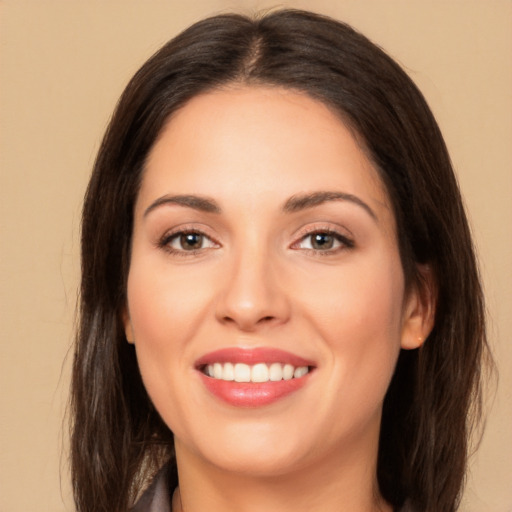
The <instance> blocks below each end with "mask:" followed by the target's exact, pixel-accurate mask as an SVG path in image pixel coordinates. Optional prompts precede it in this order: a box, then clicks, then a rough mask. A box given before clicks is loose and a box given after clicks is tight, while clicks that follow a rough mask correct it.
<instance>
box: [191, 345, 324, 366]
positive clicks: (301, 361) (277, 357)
mask: <svg viewBox="0 0 512 512" xmlns="http://www.w3.org/2000/svg"><path fill="white" fill-rule="evenodd" d="M214 363H235V364H236V363H245V364H248V365H254V364H257V363H283V364H291V365H292V366H295V367H299V366H309V367H312V366H315V363H314V362H313V361H311V360H308V359H305V358H303V357H300V356H298V355H296V354H293V353H291V352H287V351H286V350H281V349H277V348H272V347H256V348H242V347H228V348H223V349H220V350H215V351H213V352H209V353H208V354H205V355H203V356H201V357H200V358H199V359H198V360H197V361H196V368H201V367H204V366H206V365H208V364H214Z"/></svg>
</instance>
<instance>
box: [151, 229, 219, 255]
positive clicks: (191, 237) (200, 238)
mask: <svg viewBox="0 0 512 512" xmlns="http://www.w3.org/2000/svg"><path fill="white" fill-rule="evenodd" d="M161 245H162V247H164V248H166V249H167V250H169V251H170V252H171V253H192V254H195V253H196V252H198V251H201V250H203V249H210V248H213V247H217V246H218V244H217V243H215V242H214V241H213V240H212V239H211V238H209V237H208V236H206V235H205V234H204V233H200V232H198V231H179V232H177V233H172V234H171V235H169V236H166V237H164V239H163V240H162V242H161ZM184 255H185V254H184Z"/></svg>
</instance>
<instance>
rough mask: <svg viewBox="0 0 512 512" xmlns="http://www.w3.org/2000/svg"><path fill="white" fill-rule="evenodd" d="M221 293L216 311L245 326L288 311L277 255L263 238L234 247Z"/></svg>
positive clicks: (278, 319) (275, 318) (284, 315)
mask: <svg viewBox="0 0 512 512" xmlns="http://www.w3.org/2000/svg"><path fill="white" fill-rule="evenodd" d="M232 256H233V257H232V258H231V261H230V264H229V269H228V270H227V271H226V274H225V281H224V286H223V292H222V293H221V296H220V297H219V302H218V308H217V315H218V318H219V320H221V321H223V322H232V323H235V324H236V325H237V326H238V327H239V328H240V329H242V330H253V329H255V328H257V326H259V325H261V324H264V323H280V322H284V321H286V319H287V318H288V315H289V304H288V299H287V296H286V291H285V290H283V289H282V288H281V287H280V283H279V276H278V271H277V270H278V269H277V268H276V256H275V255H273V254H272V251H270V250H269V249H268V246H267V244H264V243H262V241H261V240H259V241H258V240H253V241H252V242H247V243H245V244H244V246H243V247H239V248H237V249H236V250H234V251H233V255H232Z"/></svg>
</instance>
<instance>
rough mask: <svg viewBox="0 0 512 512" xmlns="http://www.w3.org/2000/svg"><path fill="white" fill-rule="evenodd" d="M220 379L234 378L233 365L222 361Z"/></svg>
mask: <svg viewBox="0 0 512 512" xmlns="http://www.w3.org/2000/svg"><path fill="white" fill-rule="evenodd" d="M222 380H235V367H234V366H233V365H232V364H231V363H224V369H223V371H222Z"/></svg>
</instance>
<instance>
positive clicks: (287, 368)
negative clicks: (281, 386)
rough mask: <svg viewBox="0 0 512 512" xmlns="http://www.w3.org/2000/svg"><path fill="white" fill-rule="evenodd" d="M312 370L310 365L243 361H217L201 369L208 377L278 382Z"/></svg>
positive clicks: (295, 377)
mask: <svg viewBox="0 0 512 512" xmlns="http://www.w3.org/2000/svg"><path fill="white" fill-rule="evenodd" d="M311 370H312V367H310V366H293V365H291V364H288V363H286V364H285V363H257V364H254V365H249V364H245V363H231V362H224V363H221V362H218V363H213V364H207V365H204V366H203V367H202V368H201V371H202V372H203V373H204V374H205V375H206V376H208V377H211V378H212V379H216V380H223V381H227V382H253V383H264V382H279V381H282V380H291V379H300V378H301V377H304V376H305V375H307V374H308V373H309V372H310V371H311Z"/></svg>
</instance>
